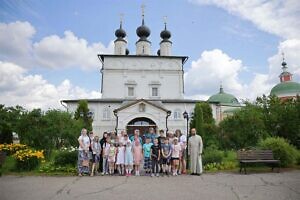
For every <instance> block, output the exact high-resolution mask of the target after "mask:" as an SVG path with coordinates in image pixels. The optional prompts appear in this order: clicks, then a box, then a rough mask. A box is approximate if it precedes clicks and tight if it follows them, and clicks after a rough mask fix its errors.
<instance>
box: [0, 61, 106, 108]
mask: <svg viewBox="0 0 300 200" xmlns="http://www.w3.org/2000/svg"><path fill="white" fill-rule="evenodd" d="M0 91H1V96H0V103H1V104H5V105H6V106H11V105H12V106H14V105H21V106H24V107H25V108H27V109H33V108H42V109H48V108H61V105H60V100H61V99H77V98H100V97H101V94H100V92H97V91H87V90H85V89H83V88H80V87H78V86H74V85H72V84H71V83H70V81H69V80H64V81H63V82H62V83H61V84H59V85H57V86H55V85H53V84H50V83H48V81H47V80H45V79H44V78H43V77H42V76H41V75H27V74H26V69H25V68H23V67H21V66H18V65H16V64H13V63H9V62H2V61H0Z"/></svg>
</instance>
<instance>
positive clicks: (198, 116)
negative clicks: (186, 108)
mask: <svg viewBox="0 0 300 200" xmlns="http://www.w3.org/2000/svg"><path fill="white" fill-rule="evenodd" d="M190 127H191V128H196V130H197V134H199V135H201V137H202V140H203V142H204V146H205V147H207V146H216V147H218V146H219V141H218V137H217V136H218V135H217V133H218V128H217V126H216V125H215V123H214V119H213V116H212V109H211V107H210V105H209V104H208V103H207V102H199V103H197V104H196V105H195V108H194V115H193V117H192V120H191V123H190Z"/></svg>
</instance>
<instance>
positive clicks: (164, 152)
mask: <svg viewBox="0 0 300 200" xmlns="http://www.w3.org/2000/svg"><path fill="white" fill-rule="evenodd" d="M171 154H172V146H171V145H170V144H169V138H165V139H164V144H162V145H161V156H162V168H163V173H165V174H166V175H167V176H169V172H170V171H171V169H170V168H171V166H170V159H171Z"/></svg>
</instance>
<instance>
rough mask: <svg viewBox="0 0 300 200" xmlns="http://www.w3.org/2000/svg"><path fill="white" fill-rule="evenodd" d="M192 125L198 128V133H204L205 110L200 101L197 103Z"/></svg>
mask: <svg viewBox="0 0 300 200" xmlns="http://www.w3.org/2000/svg"><path fill="white" fill-rule="evenodd" d="M190 127H191V128H196V130H197V134H198V135H203V112H202V108H201V104H200V103H196V105H195V108H194V115H193V118H192V120H191V123H190Z"/></svg>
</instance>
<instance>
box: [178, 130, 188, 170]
mask: <svg viewBox="0 0 300 200" xmlns="http://www.w3.org/2000/svg"><path fill="white" fill-rule="evenodd" d="M180 135H181V136H180V138H179V144H180V146H181V154H180V157H179V169H180V170H179V172H178V174H181V173H182V174H186V163H185V160H186V150H187V149H186V136H185V135H183V134H180Z"/></svg>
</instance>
